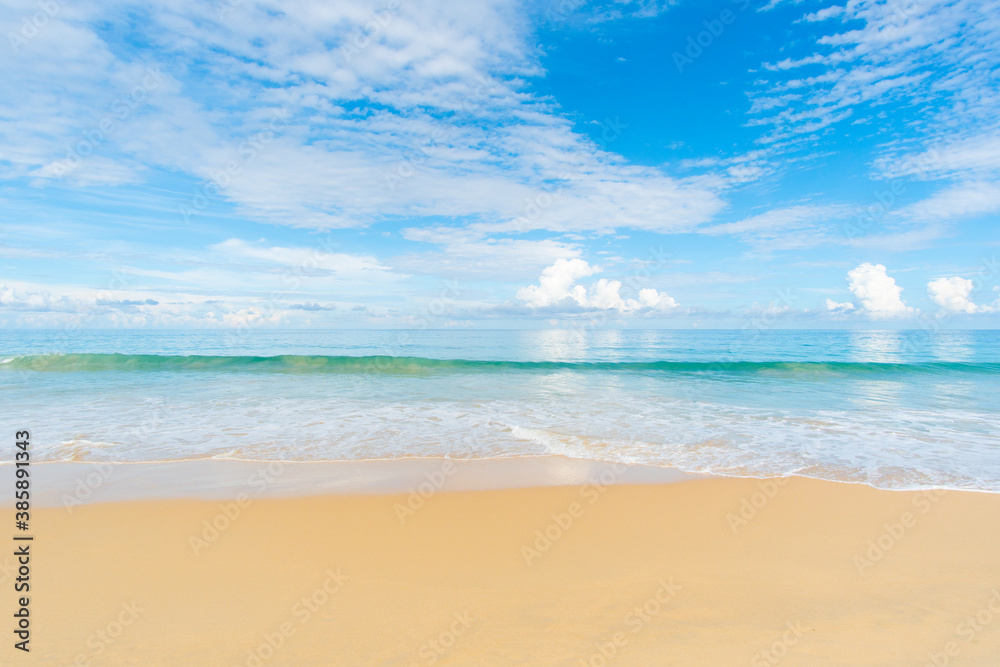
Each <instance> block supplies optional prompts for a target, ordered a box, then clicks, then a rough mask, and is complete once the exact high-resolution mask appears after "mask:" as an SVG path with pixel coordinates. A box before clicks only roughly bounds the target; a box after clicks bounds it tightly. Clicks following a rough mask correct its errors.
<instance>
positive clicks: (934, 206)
mask: <svg viewBox="0 0 1000 667" xmlns="http://www.w3.org/2000/svg"><path fill="white" fill-rule="evenodd" d="M997 211H1000V185H996V184H994V183H986V182H978V183H959V184H957V185H954V186H951V187H948V188H946V189H944V190H941V191H940V192H936V193H934V194H933V195H931V196H930V197H927V198H926V199H923V200H921V201H918V202H915V203H913V204H910V205H908V206H905V207H903V208H902V209H900V210H899V211H897V212H896V214H895V215H896V216H898V217H900V218H903V219H906V220H910V221H914V222H939V221H945V220H951V219H958V218H967V217H973V216H977V215H986V214H989V213H996V212H997Z"/></svg>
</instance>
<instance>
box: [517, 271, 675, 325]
mask: <svg viewBox="0 0 1000 667" xmlns="http://www.w3.org/2000/svg"><path fill="white" fill-rule="evenodd" d="M600 271H601V269H600V268H599V267H592V266H590V264H588V263H587V262H586V261H584V260H582V259H571V260H566V259H559V260H556V262H555V264H553V265H552V266H549V267H546V268H545V270H543V271H542V275H541V277H540V278H539V279H538V285H529V286H528V287H523V288H521V289H520V290H518V291H517V294H516V296H517V298H518V299H519V300H521V301H524V302H525V303H526V304H527V305H528V306H529V307H530V308H540V307H544V306H555V305H559V304H561V303H563V302H569V301H571V302H573V303H574V304H575V305H577V306H579V307H581V308H592V309H596V310H617V311H618V312H620V313H634V312H637V311H642V310H660V311H665V310H670V309H672V308H676V307H677V301H676V300H674V299H673V297H671V296H669V295H667V294H663V293H661V292H658V291H657V290H655V289H653V288H650V287H647V288H643V289H640V290H639V292H638V295H637V296H638V299H626V298H624V297H622V295H621V289H622V283H621V281H619V280H608V279H607V278H601V279H600V280H597V281H595V282H594V283H593V284H591V286H590V289H589V290H588V289H587V288H585V287H584V286H583V285H578V284H576V283H577V281H579V280H580V279H581V278H585V277H587V276H590V275H593V274H595V273H599V272H600Z"/></svg>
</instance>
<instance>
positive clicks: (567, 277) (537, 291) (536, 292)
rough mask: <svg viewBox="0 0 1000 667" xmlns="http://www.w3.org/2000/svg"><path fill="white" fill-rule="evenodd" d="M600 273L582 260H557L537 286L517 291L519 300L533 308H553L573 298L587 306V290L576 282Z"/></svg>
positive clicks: (547, 269) (545, 271)
mask: <svg viewBox="0 0 1000 667" xmlns="http://www.w3.org/2000/svg"><path fill="white" fill-rule="evenodd" d="M598 271H600V268H599V267H593V266H590V264H588V263H587V262H586V261H584V260H582V259H557V260H556V263H555V264H553V265H552V266H549V267H546V268H545V269H544V270H543V271H542V275H541V277H540V278H539V279H538V284H537V285H529V286H528V287H523V288H521V289H519V290H518V291H517V295H516V296H517V298H518V299H520V300H521V301H524V302H525V303H526V304H528V305H529V306H531V307H532V308H539V307H541V306H551V305H553V304H556V303H559V302H560V301H563V300H564V299H567V298H572V299H573V300H574V301H576V302H577V303H578V304H580V305H581V306H583V305H586V302H587V290H586V289H585V288H584V287H583V285H577V284H576V281H578V280H579V279H580V278H586V277H587V276H590V275H593V274H595V273H597V272H598Z"/></svg>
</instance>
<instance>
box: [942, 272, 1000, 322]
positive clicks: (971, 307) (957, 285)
mask: <svg viewBox="0 0 1000 667" xmlns="http://www.w3.org/2000/svg"><path fill="white" fill-rule="evenodd" d="M972 289H973V282H972V281H971V280H969V279H968V278H962V277H960V276H953V277H951V278H938V279H937V280H932V281H930V282H929V283H927V293H928V294H929V295H930V297H931V301H933V302H934V303H936V304H937V305H938V306H940V307H941V309H942V310H945V311H947V312H949V313H989V312H992V311H993V308H991V307H989V306H977V305H976V304H974V303H973V302H972V300H971V299H970V298H969V296H970V295H971V294H972Z"/></svg>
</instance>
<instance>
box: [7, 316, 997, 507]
mask: <svg viewBox="0 0 1000 667" xmlns="http://www.w3.org/2000/svg"><path fill="white" fill-rule="evenodd" d="M0 401H2V404H3V406H4V409H3V413H2V415H0V426H2V428H3V429H4V430H5V431H8V432H13V431H14V430H17V429H23V428H29V429H31V431H32V434H33V442H34V446H35V453H36V458H38V459H40V460H81V461H152V460H171V459H182V458H205V457H218V458H242V459H261V460H267V459H281V460H342V459H369V458H393V457H404V456H452V457H500V456H518V455H527V454H565V455H569V456H574V457H582V458H595V459H602V460H613V461H624V462H635V463H647V464H653V465H667V466H675V467H678V468H681V469H684V470H690V471H703V472H715V473H719V474H737V475H743V474H753V475H760V474H774V475H779V474H791V473H799V474H806V475H810V476H814V477H821V478H826V479H840V480H850V481H863V482H867V483H870V484H873V485H876V486H882V487H888V488H918V487H930V486H945V487H952V488H966V489H980V490H988V491H1000V332H996V331H943V332H937V333H929V332H926V331H902V332H901V331H756V330H738V331H683V332H679V331H634V330H629V331H611V330H597V331H568V330H547V331H475V330H461V331H420V332H413V331H329V332H320V331H298V332H285V331H271V330H251V331H241V332H227V331H213V332H169V331H154V332H148V331H141V332H140V331H79V330H78V331H13V330H8V331H2V332H0ZM12 456H13V454H12V453H11V452H10V451H7V450H3V451H2V453H0V460H3V461H7V460H10V459H11V458H12Z"/></svg>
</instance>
